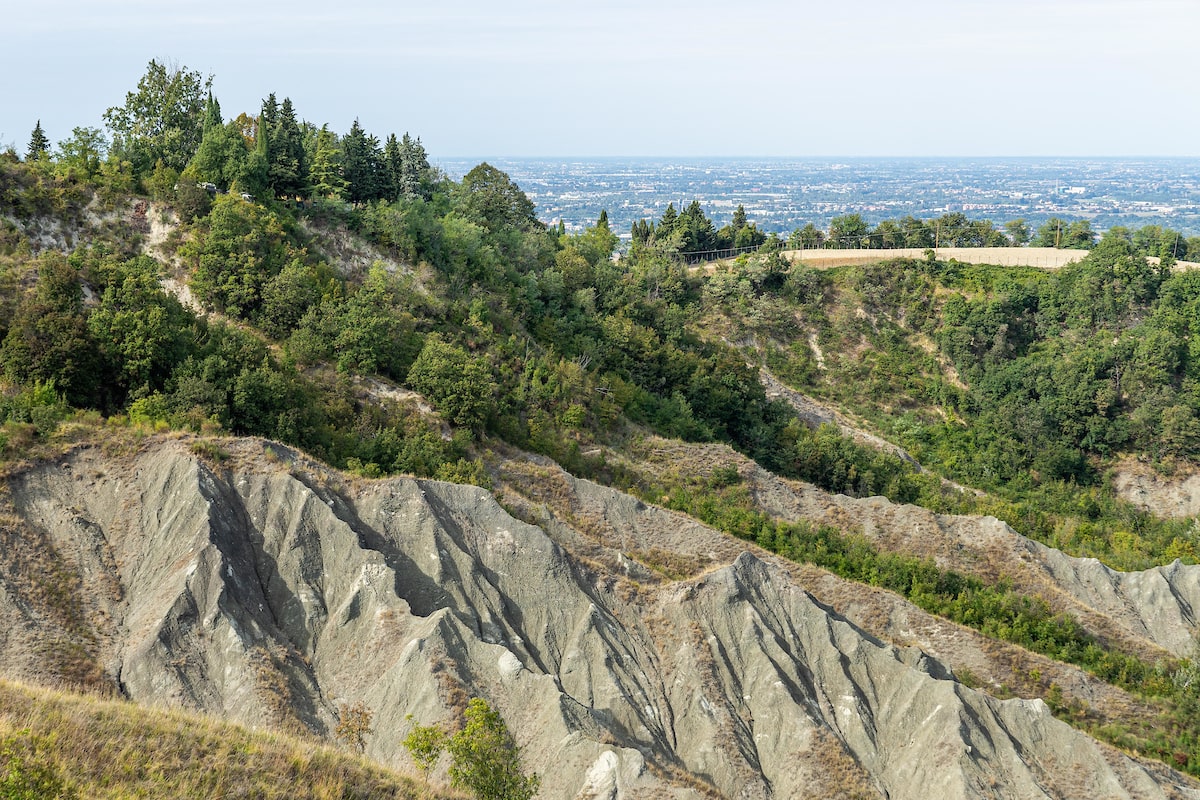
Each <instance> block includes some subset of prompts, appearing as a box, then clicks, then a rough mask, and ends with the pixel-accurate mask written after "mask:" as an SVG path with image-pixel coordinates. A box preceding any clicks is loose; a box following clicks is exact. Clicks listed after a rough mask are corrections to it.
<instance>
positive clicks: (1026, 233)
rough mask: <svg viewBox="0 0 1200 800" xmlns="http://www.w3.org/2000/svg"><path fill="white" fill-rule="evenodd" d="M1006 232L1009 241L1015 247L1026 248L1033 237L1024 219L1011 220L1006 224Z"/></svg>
mask: <svg viewBox="0 0 1200 800" xmlns="http://www.w3.org/2000/svg"><path fill="white" fill-rule="evenodd" d="M1004 230H1005V231H1006V232H1007V233H1008V240H1009V242H1011V243H1012V246H1013V247H1024V246H1025V245H1026V244H1028V243H1029V240H1030V238H1032V236H1033V233H1032V232H1031V231H1030V230H1029V225H1027V224H1026V222H1025V220H1023V219H1014V220H1009V221H1008V222H1006V223H1004Z"/></svg>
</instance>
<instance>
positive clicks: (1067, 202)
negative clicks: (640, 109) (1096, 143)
mask: <svg viewBox="0 0 1200 800" xmlns="http://www.w3.org/2000/svg"><path fill="white" fill-rule="evenodd" d="M476 163H477V162H476V159H473V158H466V159H436V158H435V159H434V160H433V164H434V165H435V166H437V167H439V168H441V169H443V170H445V171H446V173H447V174H448V175H449V176H450V177H451V178H454V179H458V178H461V177H462V175H463V174H465V173H466V172H467V171H468V170H469V169H471V168H472V167H473V166H474V165H475V164H476ZM491 163H492V164H493V166H496V167H498V168H500V169H502V170H504V171H505V172H507V173H508V174H509V176H510V177H512V178H513V180H514V181H516V183H517V184H518V185H519V186H520V187H521V189H522V190H523V191H524V192H525V193H526V194H527V195H528V196H529V198H530V199H531V200H533V202H534V204H535V206H536V210H537V215H538V217H539V218H540V219H541V220H543V221H544V222H547V223H554V222H556V221H558V220H562V221H563V222H564V223H565V224H566V226H567V228H568V230H580V229H582V228H584V227H586V226H588V225H591V224H594V222H595V221H596V219H597V218H598V217H599V215H600V211H601V209H603V210H605V211H607V212H608V218H609V221H610V224H611V225H612V227H613V229H614V231H616V232H617V233H618V234H620V235H622V236H626V235H628V233H629V228H630V225H631V224H632V223H633V222H634V221H636V220H639V219H655V220H656V219H658V218H659V217H660V216H661V215H662V213H663V211H664V210H665V209H666V207H667V205H668V204H669V203H674V204H675V207H676V209H677V210H681V207H682V206H685V205H687V204H688V203H690V202H691V201H693V200H697V201H699V202H700V204H701V206H702V207H703V208H704V211H705V213H706V214H707V215H708V216H709V217H710V218H711V219H712V220H713V222H714V224H716V225H717V226H718V227H720V226H721V225H724V224H725V223H727V222H729V220H730V218H731V217H732V215H733V211H734V209H735V208H736V207H737V206H738V205H744V206H745V209H746V213H747V217H748V219H749V220H750V221H751V222H754V223H756V224H758V226H759V227H760V228H762V229H763V230H765V231H768V232H777V233H782V234H787V233H789V232H790V231H792V230H795V229H796V228H798V227H803V226H804V225H805V224H807V223H810V222H811V223H812V224H814V225H816V226H817V227H819V228H821V229H822V230H824V229H827V228H828V225H829V221H830V220H831V219H832V218H834V217H837V216H844V215H847V214H859V215H861V216H862V217H863V218H864V219H865V220H866V221H867V222H868V223H871V224H872V225H874V224H877V223H879V222H880V221H882V220H884V219H891V220H898V219H900V218H901V217H904V216H913V217H916V218H918V219H933V218H936V217H940V216H942V215H944V214H949V213H962V214H964V215H965V216H967V217H968V218H969V219H972V220H984V219H988V220H991V221H992V222H993V223H994V224H996V225H997V226H999V225H1002V224H1003V223H1005V222H1008V221H1010V220H1014V219H1024V220H1025V221H1026V222H1027V223H1029V224H1030V225H1032V226H1033V227H1036V226H1037V225H1039V224H1041V223H1043V222H1045V221H1046V220H1048V219H1050V218H1051V217H1059V218H1062V219H1065V220H1076V219H1086V220H1088V221H1090V222H1091V223H1092V225H1093V228H1094V229H1096V230H1097V231H1103V230H1106V229H1108V228H1110V227H1112V226H1114V225H1124V226H1126V227H1129V228H1131V229H1137V228H1139V227H1141V226H1143V225H1162V226H1164V227H1168V228H1171V229H1173V230H1178V231H1180V232H1182V233H1183V234H1185V235H1188V236H1192V235H1200V158H1191V159H1186V158H1162V159H1152V158H1149V159H1124V158H1099V159H1093V158H1053V159H1040V158H1007V159H1003V158H870V157H866V158H846V159H838V158H803V159H796V158H786V157H781V158H692V159H682V158H674V159H672V158H636V157H628V158H626V157H612V158H600V159H586V158H566V159H551V158H527V159H520V158H494V159H492V160H491Z"/></svg>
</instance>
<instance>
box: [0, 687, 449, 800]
mask: <svg viewBox="0 0 1200 800" xmlns="http://www.w3.org/2000/svg"><path fill="white" fill-rule="evenodd" d="M13 735H16V736H17V737H18V738H28V739H32V740H34V741H38V742H40V743H42V744H43V747H42V748H40V749H41V751H42V752H43V754H44V755H45V756H46V757H47V758H48V760H49V762H50V764H51V766H52V767H54V768H55V769H56V771H57V772H58V774H59V775H62V776H66V777H67V778H68V779H69V781H70V783H71V784H72V786H73V787H74V788H75V790H76V791H77V792H78V795H79V796H80V797H88V798H151V797H154V798H159V797H173V798H215V797H217V798H219V797H254V798H263V800H270V799H272V798H279V799H280V800H283V799H284V798H321V799H322V800H324V799H326V798H327V799H328V800H335V799H336V800H342V799H343V798H356V799H358V800H374V799H375V798H379V799H380V800H382V799H383V798H392V799H395V798H413V799H414V800H415V799H417V798H428V799H430V800H432V798H438V797H457V796H458V795H455V794H451V793H446V792H443V791H441V790H437V789H433V788H431V787H429V786H428V785H426V784H425V783H423V782H422V781H419V780H417V779H415V778H411V777H408V776H405V775H400V774H397V773H393V772H389V771H387V770H384V769H382V768H380V767H378V766H376V765H373V764H371V763H369V762H367V761H365V760H363V759H361V758H355V757H352V756H350V755H348V754H346V753H344V752H341V751H337V750H334V749H332V748H329V747H325V746H321V745H317V744H314V743H311V742H306V741H303V740H300V739H294V738H291V737H288V736H283V735H279V734H270V733H261V732H253V731H250V730H247V729H245V728H241V727H239V726H236V725H230V724H226V723H220V722H216V721H213V720H211V719H208V718H205V717H200V716H196V715H190V714H184V713H178V712H154V711H148V710H145V709H141V708H138V707H136V706H133V705H130V704H128V703H121V702H115V701H108V700H98V699H95V698H91V697H84V696H80V695H71V694H66V693H63V692H57V691H52V690H46V689H31V688H28V687H24V686H20V685H17V684H13V683H9V682H4V681H0V737H7V736H13ZM46 743H49V744H50V746H49V747H46V746H45V744H46ZM2 766H3V765H0V767H2Z"/></svg>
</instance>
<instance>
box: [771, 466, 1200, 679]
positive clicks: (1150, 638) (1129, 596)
mask: <svg viewBox="0 0 1200 800" xmlns="http://www.w3.org/2000/svg"><path fill="white" fill-rule="evenodd" d="M753 482H754V486H755V489H756V496H757V499H758V501H759V503H760V504H761V506H762V507H763V508H764V509H765V510H767V511H768V513H771V514H773V515H775V516H778V517H781V518H784V519H809V520H821V521H825V522H828V523H830V524H834V525H837V526H839V527H849V528H852V529H854V530H858V531H861V532H862V533H864V534H865V535H867V536H869V537H871V538H873V539H876V540H878V541H879V542H880V543H881V544H882V545H883V546H884V547H885V548H888V549H899V550H904V551H907V552H914V553H917V554H921V555H927V556H931V557H933V558H934V559H936V560H937V561H938V562H939V563H940V564H941V565H943V566H946V567H949V568H952V569H958V570H960V571H963V572H967V573H974V574H991V575H994V576H997V577H998V576H1000V575H1003V576H1005V577H1007V578H1009V579H1011V580H1013V581H1014V583H1015V584H1017V585H1018V586H1020V587H1021V588H1023V589H1026V590H1028V591H1030V592H1032V593H1036V594H1038V595H1039V596H1042V597H1045V598H1046V599H1047V600H1048V601H1050V602H1051V604H1052V605H1054V606H1055V607H1056V608H1059V609H1061V610H1063V611H1067V612H1069V613H1071V614H1072V615H1073V616H1075V617H1076V618H1078V619H1079V620H1081V621H1082V622H1083V623H1084V624H1085V626H1087V627H1088V628H1089V629H1091V630H1092V631H1093V632H1095V633H1096V634H1098V635H1100V636H1102V637H1105V638H1113V637H1115V638H1118V639H1121V640H1125V641H1126V642H1127V643H1128V644H1130V645H1131V646H1134V647H1142V648H1143V649H1145V650H1146V651H1147V653H1148V654H1150V655H1152V654H1153V651H1155V650H1165V651H1169V652H1170V653H1171V654H1174V655H1177V656H1190V655H1192V653H1193V650H1194V648H1195V644H1196V641H1197V613H1200V566H1186V565H1183V564H1181V563H1179V562H1176V563H1174V564H1171V565H1168V566H1165V567H1157V568H1154V569H1149V570H1143V571H1141V572H1117V571H1116V570H1113V569H1110V568H1109V567H1107V566H1105V565H1104V564H1102V563H1101V562H1099V561H1098V560H1096V559H1094V558H1075V557H1072V556H1068V555H1066V554H1064V553H1062V552H1060V551H1058V550H1054V549H1052V548H1049V547H1046V546H1045V545H1043V544H1041V543H1039V542H1035V541H1033V540H1031V539H1027V538H1026V537H1024V536H1021V535H1020V534H1019V533H1017V532H1016V531H1014V530H1013V529H1012V528H1011V527H1010V526H1008V525H1007V524H1005V523H1004V522H1001V521H1000V520H998V519H996V518H995V517H968V516H957V515H947V514H935V513H934V512H932V511H928V510H927V509H924V508H920V507H917V506H908V505H901V504H897V503H892V502H890V501H888V500H887V499H885V498H882V497H869V498H863V499H855V498H850V497H846V496H844V495H830V494H828V493H827V492H823V491H820V490H819V489H817V488H815V487H813V486H811V485H808V484H803V483H800V482H795V481H784V480H780V479H779V478H777V477H775V476H773V475H771V474H770V473H767V472H765V471H763V470H761V469H757V468H756V469H755V471H754V476H753Z"/></svg>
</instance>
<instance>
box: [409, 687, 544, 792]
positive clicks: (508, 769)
mask: <svg viewBox="0 0 1200 800" xmlns="http://www.w3.org/2000/svg"><path fill="white" fill-rule="evenodd" d="M465 717H466V724H465V725H464V726H463V728H462V730H460V731H458V732H456V733H454V734H447V733H446V732H445V731H444V730H442V729H441V728H437V727H433V726H423V725H418V726H416V727H415V728H413V730H412V732H411V733H409V735H408V736H407V737H406V738H405V740H404V746H405V747H406V748H407V749H408V751H409V753H411V754H412V756H413V760H414V761H416V762H417V766H418V767H420V768H421V769H422V770H423V771H427V770H428V769H429V768H430V767H432V766H433V764H434V763H436V761H437V759H438V757H439V756H440V755H441V753H442V751H443V750H445V751H447V752H449V753H450V756H451V758H452V759H453V762H452V763H451V765H450V783H451V785H452V786H454V787H455V788H456V789H466V790H469V791H470V792H472V793H473V794H474V795H475V797H476V798H478V800H530V798H532V797H533V796H534V795H535V794H537V790H538V787H539V786H541V780H540V779H539V778H538V776H537V775H536V774H533V775H526V774H524V773H523V772H522V771H521V751H520V748H519V747H517V743H516V742H515V741H513V738H512V734H511V733H509V731H508V727H507V726H506V725H505V724H504V719H503V717H501V716H500V714H499V713H498V712H496V711H493V710H492V708H491V707H490V706H489V705H488V704H487V701H485V700H483V699H482V698H479V697H475V698H472V699H471V701H470V702H469V703H467V710H466V712H465Z"/></svg>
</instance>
